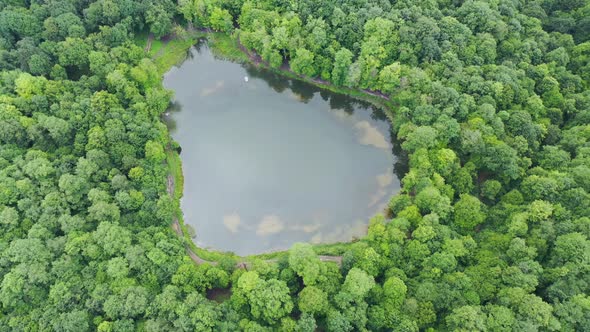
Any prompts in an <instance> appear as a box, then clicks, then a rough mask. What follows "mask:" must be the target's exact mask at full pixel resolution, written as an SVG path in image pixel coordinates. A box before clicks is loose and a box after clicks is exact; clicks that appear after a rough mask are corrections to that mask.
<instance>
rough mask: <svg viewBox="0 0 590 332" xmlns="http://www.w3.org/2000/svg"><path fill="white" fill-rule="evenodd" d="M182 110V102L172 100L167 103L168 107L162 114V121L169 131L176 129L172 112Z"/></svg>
mask: <svg viewBox="0 0 590 332" xmlns="http://www.w3.org/2000/svg"><path fill="white" fill-rule="evenodd" d="M181 110H182V104H181V103H180V102H179V101H178V100H173V101H171V102H170V104H169V105H168V109H166V112H165V113H164V114H162V116H161V117H162V121H163V122H164V124H165V125H166V127H168V130H169V131H170V132H171V133H174V132H175V131H176V129H177V127H178V126H177V123H176V120H175V119H174V117H173V116H172V115H173V114H174V113H178V112H180V111H181Z"/></svg>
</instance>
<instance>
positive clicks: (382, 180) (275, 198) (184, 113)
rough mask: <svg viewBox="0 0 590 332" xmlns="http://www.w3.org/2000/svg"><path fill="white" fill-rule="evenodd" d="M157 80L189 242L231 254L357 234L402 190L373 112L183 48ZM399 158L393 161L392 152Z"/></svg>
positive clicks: (385, 127)
mask: <svg viewBox="0 0 590 332" xmlns="http://www.w3.org/2000/svg"><path fill="white" fill-rule="evenodd" d="M189 52H190V53H189V55H188V57H187V59H186V61H184V62H183V63H182V64H181V65H180V66H179V67H174V68H172V69H171V70H170V71H169V72H168V73H167V74H166V75H165V77H164V85H165V87H167V88H168V89H171V90H173V91H174V92H175V97H174V104H173V106H174V107H172V108H171V111H170V113H169V114H168V115H166V116H165V121H166V122H167V123H168V125H169V128H170V131H171V135H172V137H173V138H174V139H175V140H176V141H177V142H178V143H179V144H180V146H181V148H182V151H181V154H180V156H181V159H182V167H183V173H184V197H183V198H182V200H181V207H182V211H183V214H184V221H185V223H187V224H189V225H191V226H192V227H194V229H195V230H196V234H197V235H196V238H195V239H194V241H195V243H196V244H197V245H198V246H200V247H204V248H210V249H215V250H220V251H232V252H235V253H236V254H239V255H248V254H257V253H262V252H269V251H274V250H283V249H288V248H289V247H290V246H291V245H292V244H293V243H295V242H311V243H332V242H339V241H350V240H352V239H353V238H355V237H361V236H362V235H364V234H366V230H367V225H368V220H369V219H370V218H371V217H372V216H374V215H375V214H377V213H382V212H383V210H384V208H385V207H386V204H387V202H388V200H389V198H390V197H391V196H392V195H393V194H394V193H396V192H397V191H398V190H399V188H400V183H399V180H398V176H396V173H398V174H399V173H400V172H403V168H404V167H403V165H401V164H400V163H399V162H398V161H397V158H396V157H395V154H394V150H395V146H394V144H392V139H391V134H390V124H389V122H388V120H387V118H386V117H385V115H384V114H383V113H381V112H380V111H378V110H376V109H374V107H372V106H371V105H369V104H367V103H364V102H359V101H357V100H355V99H352V98H350V97H347V96H343V95H340V94H335V93H332V92H329V91H326V90H323V89H320V88H317V87H315V86H312V85H310V84H307V83H304V82H301V81H297V80H290V79H287V78H285V77H282V76H280V75H277V74H275V73H273V72H271V71H268V70H263V69H259V68H256V67H253V66H250V65H242V64H237V63H233V62H230V61H225V60H220V59H216V58H215V57H214V56H213V55H212V54H211V52H210V50H209V48H208V47H207V45H206V44H205V43H200V44H199V45H197V46H195V47H193V48H192V49H191V50H190V51H189ZM395 151H397V150H395Z"/></svg>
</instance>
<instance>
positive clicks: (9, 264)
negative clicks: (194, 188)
mask: <svg viewBox="0 0 590 332" xmlns="http://www.w3.org/2000/svg"><path fill="white" fill-rule="evenodd" d="M183 29H189V30H190V29H193V30H200V29H206V30H208V31H218V32H223V33H226V34H228V35H231V36H232V38H233V39H234V40H235V41H236V43H238V42H239V43H241V45H243V46H244V47H245V48H246V49H248V50H249V51H250V52H252V53H255V54H258V55H259V56H260V58H261V59H262V61H263V62H264V63H265V64H266V65H268V66H269V67H271V68H284V67H285V66H287V67H288V68H289V69H290V70H291V71H292V72H293V73H295V74H297V75H301V76H302V77H308V78H314V79H317V80H321V81H322V82H325V83H326V84H331V85H333V86H335V87H343V88H347V89H353V90H357V91H368V92H375V93H377V92H378V93H379V94H382V95H384V96H385V97H387V98H388V99H390V100H391V103H392V104H393V105H394V107H391V109H389V111H390V112H392V115H393V116H392V118H393V119H394V120H393V121H392V128H393V129H392V130H393V131H394V133H395V135H396V136H397V138H398V139H399V141H400V142H401V147H402V149H403V151H404V153H405V154H406V155H407V157H408V159H409V170H408V172H407V173H406V174H405V176H404V177H403V179H402V190H401V192H400V193H399V194H397V195H395V196H394V197H392V198H391V200H390V202H389V205H388V210H389V211H388V213H387V214H386V215H385V216H381V215H378V216H375V217H374V218H372V219H371V220H370V221H367V223H368V224H369V227H368V234H367V235H366V236H365V237H364V238H362V239H360V240H359V241H356V242H354V243H351V244H349V245H347V246H346V249H345V252H344V253H343V258H342V264H341V265H338V264H336V263H335V262H323V261H321V260H320V259H319V257H318V252H317V250H316V248H315V247H314V246H312V245H309V244H296V245H294V246H293V247H292V248H291V249H290V250H289V251H288V252H287V253H285V254H284V255H282V256H280V258H279V259H278V260H277V261H276V262H273V263H269V262H265V261H263V260H260V259H256V258H254V259H252V262H251V264H250V266H249V268H248V269H247V270H246V269H242V268H236V264H235V263H236V262H235V259H234V258H233V257H232V256H230V255H227V256H223V257H222V258H220V259H219V261H218V264H217V265H212V264H200V265H198V264H195V263H194V262H193V261H192V260H191V259H190V258H189V256H188V255H187V254H186V252H185V243H184V242H183V239H182V238H179V237H177V235H176V234H175V233H174V231H173V229H172V228H171V223H172V220H173V217H174V215H175V213H176V212H177V209H178V204H179V203H178V199H177V198H176V197H171V196H170V195H169V194H168V192H167V187H166V184H167V182H166V181H167V176H168V174H169V172H170V170H169V166H168V164H167V163H166V160H167V158H168V157H167V150H168V147H169V146H174V143H173V142H171V139H170V137H169V133H168V130H167V128H166V126H165V125H164V124H163V123H162V121H161V120H160V119H161V118H160V117H161V114H162V113H164V112H166V110H167V108H168V107H169V104H170V101H171V98H172V93H171V92H170V91H167V90H166V89H164V88H163V87H162V82H161V80H162V78H161V70H159V68H158V67H157V65H156V64H155V63H154V62H153V61H152V60H151V59H150V58H149V57H148V56H147V55H146V52H145V50H144V49H143V48H142V47H140V46H137V43H136V42H135V38H136V36H138V35H140V34H142V33H143V34H145V33H149V34H152V35H153V36H154V37H155V38H161V37H163V36H168V35H171V34H179V33H180V32H181V31H182V30H183ZM0 229H1V232H0V279H1V282H0V304H1V309H0V310H1V312H0V330H1V331H72V332H83V331H101V332H122V331H154V332H155V331H302V332H306V331H309V332H312V331H590V240H589V237H590V2H589V1H587V0H571V1H559V0H543V1H541V0H520V1H515V0H465V1H463V0H453V1H449V0H438V1H437V0H418V1H410V0H398V1H387V0H338V1H328V0H289V1H285V0H261V1H252V0H178V1H173V0H97V1H94V0H4V1H1V2H0ZM196 232H197V234H198V232H199V230H198V229H197V230H196ZM227 288H231V296H229V297H228V298H227V299H224V300H218V301H215V300H211V299H209V298H208V297H207V292H208V291H211V290H213V289H227Z"/></svg>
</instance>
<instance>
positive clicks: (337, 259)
mask: <svg viewBox="0 0 590 332" xmlns="http://www.w3.org/2000/svg"><path fill="white" fill-rule="evenodd" d="M166 187H167V188H166V189H167V191H168V195H170V196H171V197H174V177H173V176H172V175H171V174H169V175H168V178H167V185H166ZM171 227H172V229H173V230H174V232H175V233H176V235H178V237H180V238H183V239H184V233H183V232H182V228H181V227H180V222H179V221H178V218H177V217H176V216H175V217H174V218H173V220H172V225H171ZM184 249H185V250H186V253H187V254H188V255H189V257H190V258H191V259H192V260H193V262H195V264H197V265H201V264H205V263H207V264H211V265H213V266H215V265H217V264H218V262H215V261H208V260H206V259H203V258H201V257H199V255H197V254H196V253H195V252H194V251H193V250H192V249H191V248H190V247H189V246H188V245H187V244H185V245H184ZM318 258H319V259H320V261H322V262H333V263H336V264H338V266H340V265H342V256H326V255H319V256H318ZM265 262H266V263H269V264H272V263H276V262H277V260H276V259H267V260H265ZM250 265H251V263H249V262H248V261H246V260H244V259H240V260H238V261H237V262H236V268H239V269H246V270H249V268H250Z"/></svg>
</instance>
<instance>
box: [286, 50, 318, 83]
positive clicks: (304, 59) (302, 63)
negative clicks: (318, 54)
mask: <svg viewBox="0 0 590 332" xmlns="http://www.w3.org/2000/svg"><path fill="white" fill-rule="evenodd" d="M313 58H314V55H313V53H312V52H310V51H308V50H306V49H304V48H300V49H297V51H295V57H294V58H293V60H292V61H291V69H293V72H295V73H296V74H299V75H305V76H309V77H313V76H315V74H316V73H317V70H316V68H315V65H314V62H313Z"/></svg>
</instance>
